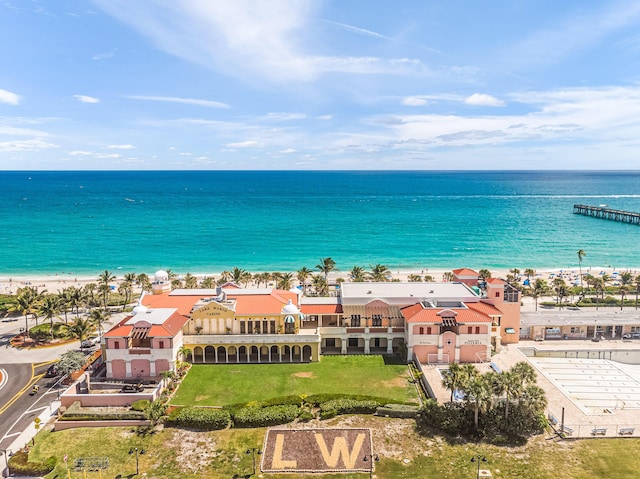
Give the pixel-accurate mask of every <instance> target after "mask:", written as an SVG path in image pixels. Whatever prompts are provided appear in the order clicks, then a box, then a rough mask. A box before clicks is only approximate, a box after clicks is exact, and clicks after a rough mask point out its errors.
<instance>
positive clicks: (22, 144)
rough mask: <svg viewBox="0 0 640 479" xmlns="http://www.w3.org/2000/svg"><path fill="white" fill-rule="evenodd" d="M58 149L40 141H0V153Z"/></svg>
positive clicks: (51, 144) (56, 146)
mask: <svg viewBox="0 0 640 479" xmlns="http://www.w3.org/2000/svg"><path fill="white" fill-rule="evenodd" d="M53 148H60V147H59V146H58V145H54V144H53V143H48V142H46V141H44V140H41V139H37V138H36V139H33V140H12V141H0V151H40V150H50V149H53Z"/></svg>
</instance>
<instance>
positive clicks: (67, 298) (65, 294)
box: [58, 286, 75, 324]
mask: <svg viewBox="0 0 640 479" xmlns="http://www.w3.org/2000/svg"><path fill="white" fill-rule="evenodd" d="M73 289H75V288H74V287H73V286H70V287H68V288H64V289H63V290H62V291H59V292H58V299H59V300H60V311H61V312H62V313H63V314H64V324H67V322H68V318H67V312H69V309H70V308H71V296H72V294H73V293H72V290H73Z"/></svg>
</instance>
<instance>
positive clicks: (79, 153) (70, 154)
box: [68, 150, 93, 156]
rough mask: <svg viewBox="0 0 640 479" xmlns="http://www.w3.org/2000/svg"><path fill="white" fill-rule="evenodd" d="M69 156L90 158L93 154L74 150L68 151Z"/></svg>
mask: <svg viewBox="0 0 640 479" xmlns="http://www.w3.org/2000/svg"><path fill="white" fill-rule="evenodd" d="M68 154H69V156H92V155H93V153H92V152H90V151H83V150H74V151H70V152H69V153H68Z"/></svg>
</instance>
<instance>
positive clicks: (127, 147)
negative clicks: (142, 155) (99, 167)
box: [104, 145, 136, 150]
mask: <svg viewBox="0 0 640 479" xmlns="http://www.w3.org/2000/svg"><path fill="white" fill-rule="evenodd" d="M104 148H105V149H107V150H135V149H136V147H135V146H133V145H107V146H105V147H104Z"/></svg>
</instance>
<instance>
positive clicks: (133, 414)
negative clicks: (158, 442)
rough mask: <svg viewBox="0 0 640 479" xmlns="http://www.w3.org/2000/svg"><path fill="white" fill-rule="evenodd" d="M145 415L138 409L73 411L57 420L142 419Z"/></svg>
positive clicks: (144, 418)
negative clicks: (110, 411) (98, 411)
mask: <svg viewBox="0 0 640 479" xmlns="http://www.w3.org/2000/svg"><path fill="white" fill-rule="evenodd" d="M146 419H147V416H146V415H145V413H144V412H140V411H122V412H120V411H119V412H113V413H109V412H102V413H91V412H83V413H74V414H66V413H65V414H63V415H62V416H61V417H60V418H59V419H58V420H59V421H144V420H146Z"/></svg>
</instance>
